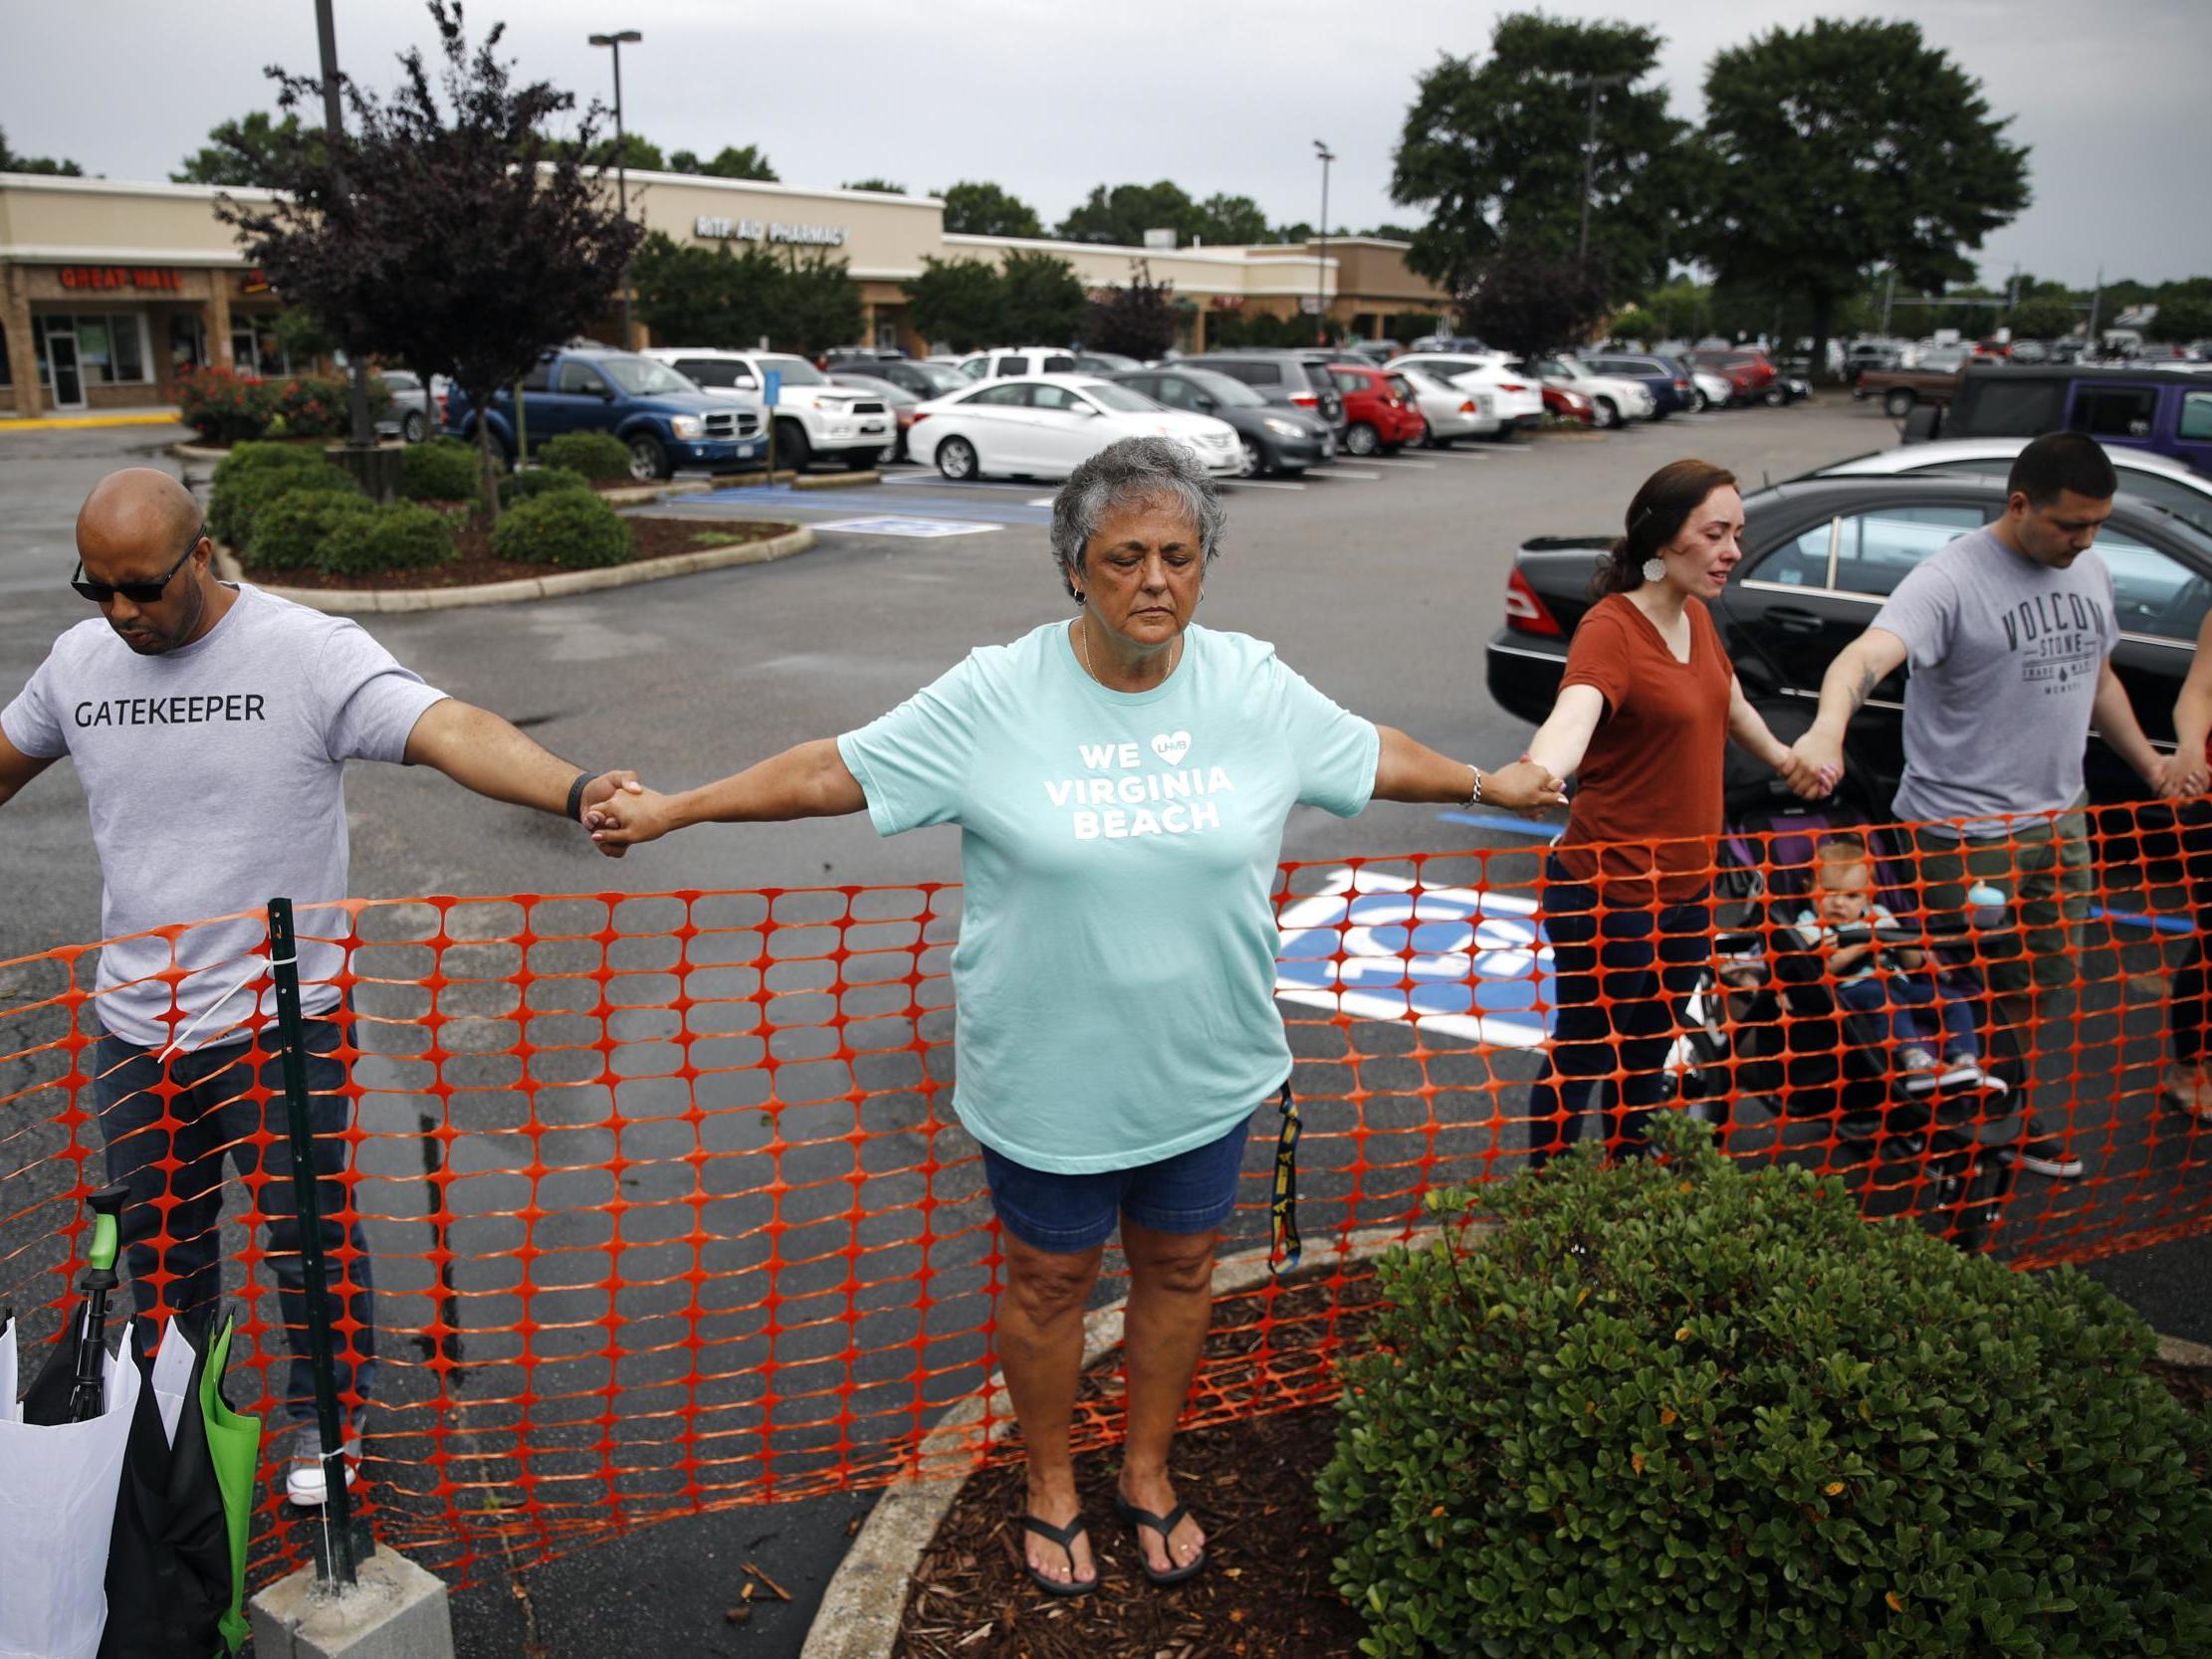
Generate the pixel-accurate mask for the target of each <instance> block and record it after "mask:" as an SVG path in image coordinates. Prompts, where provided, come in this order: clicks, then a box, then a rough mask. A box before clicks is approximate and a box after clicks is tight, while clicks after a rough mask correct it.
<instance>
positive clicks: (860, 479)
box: [791, 472, 883, 490]
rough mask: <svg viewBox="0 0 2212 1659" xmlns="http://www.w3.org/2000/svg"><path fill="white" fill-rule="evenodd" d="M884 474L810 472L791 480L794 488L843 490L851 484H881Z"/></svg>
mask: <svg viewBox="0 0 2212 1659" xmlns="http://www.w3.org/2000/svg"><path fill="white" fill-rule="evenodd" d="M882 482H883V475H882V474H881V473H877V472H866V473H808V474H807V475H806V476H805V477H804V478H794V479H792V480H791V488H792V489H793V490H842V489H843V488H845V486H847V485H850V484H881V483H882Z"/></svg>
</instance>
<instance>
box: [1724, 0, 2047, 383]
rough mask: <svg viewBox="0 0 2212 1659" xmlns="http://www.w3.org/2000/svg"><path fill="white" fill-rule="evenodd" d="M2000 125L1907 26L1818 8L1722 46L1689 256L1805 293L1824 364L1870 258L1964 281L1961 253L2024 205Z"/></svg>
mask: <svg viewBox="0 0 2212 1659" xmlns="http://www.w3.org/2000/svg"><path fill="white" fill-rule="evenodd" d="M2008 124H2009V121H2008V120H2007V119H1999V118H1996V117H1994V116H1992V115H1991V114H1990V112H1989V104H1988V101H1987V100H1986V99H1984V98H1983V97H1982V93H1981V84H1980V83H1979V82H1978V81H1976V80H1975V79H1974V78H1973V77H1972V76H1970V75H1968V74H1967V73H1966V72H1965V71H1964V70H1962V69H1960V68H1959V67H1958V66H1957V65H1956V64H1954V63H1953V62H1952V61H1951V59H1950V56H1949V54H1947V53H1945V52H1943V51H1941V50H1940V49H1938V48H1935V47H1930V46H1928V45H1927V44H1926V43H1925V42H1924V41H1923V40H1922V39H1921V36H1920V30H1919V27H1918V25H1916V24H1912V23H1884V22H1877V21H1873V20H1864V21H1855V22H1838V21H1835V20H1832V19H1827V18H1822V19H1817V20H1816V21H1815V22H1813V23H1812V24H1810V25H1809V26H1807V27H1806V28H1804V29H1794V30H1793V29H1776V30H1774V31H1773V32H1772V33H1770V34H1766V35H1762V36H1760V37H1759V38H1758V39H1756V40H1753V41H1751V42H1750V43H1748V44H1747V45H1744V46H1738V47H1731V48H1730V49H1728V50H1727V51H1724V52H1722V53H1720V54H1719V55H1718V56H1716V57H1715V58H1714V59H1713V61H1712V66H1711V68H1710V69H1709V70H1708V71H1707V72H1706V76H1705V131H1704V136H1705V143H1706V145H1707V147H1708V149H1709V151H1710V153H1711V156H1712V159H1713V166H1712V169H1711V173H1710V177H1709V179H1708V181H1707V184H1706V188H1705V190H1704V192H1703V202H1704V213H1703V215H1702V229H1701V234H1700V236H1699V239H1698V240H1699V252H1700V254H1701V255H1702V258H1703V260H1704V262H1705V263H1706V264H1707V265H1708V266H1710V267H1711V268H1712V270H1713V271H1714V273H1715V275H1716V276H1717V277H1718V278H1719V280H1720V281H1722V282H1724V283H1726V282H1740V283H1745V284H1750V285H1759V286H1764V287H1766V288H1769V289H1772V290H1775V291H1777V292H1782V293H1789V294H1795V295H1801V296H1803V297H1804V298H1805V299H1806V301H1807V302H1808V303H1809V305H1810V308H1811V312H1812V329H1811V331H1812V335H1813V360H1814V361H1815V362H1820V361H1822V360H1823V354H1824V353H1825V352H1826V350H1827V348H1828V340H1829V337H1830V335H1831V334H1832V333H1833V332H1834V331H1835V319H1836V310H1837V307H1838V306H1839V305H1840V304H1841V303H1842V302H1843V300H1844V299H1845V297H1846V296H1848V295H1852V294H1855V293H1857V292H1858V291H1859V290H1860V289H1861V288H1863V287H1864V285H1865V283H1866V281H1867V278H1868V275H1869V273H1871V272H1872V271H1873V270H1874V269H1875V268H1876V267H1877V266H1880V265H1889V266H1892V267H1894V268H1895V270H1896V272H1897V277H1898V282H1899V286H1900V287H1901V286H1902V285H1904V284H1906V283H1911V284H1916V285H1920V286H1922V287H1928V288H1934V287H1937V286H1939V285H1941V284H1944V283H1949V282H1961V281H1965V280H1967V279H1969V278H1971V277H1972V276H1973V274H1974V268H1973V265H1972V263H1971V262H1970V261H1969V260H1968V259H1967V258H1966V256H1965V250H1967V249H1972V248H1979V247H1980V246H1981V245H1982V240H1983V238H1985V237H1986V236H1988V235H1989V233H1990V232H1991V231H1993V230H1996V229H1997V228H1998V227H2000V226H2002V225H2005V224H2007V223H2009V222H2010V221H2011V220H2012V218H2013V216H2014V215H2016V214H2017V213H2019V212H2020V210H2021V209H2022V208H2024V207H2026V206H2027V205H2028V152H2027V150H2026V149H2025V148H2024V147H2022V146H2021V145H2018V144H2014V143H2010V142H2008V141H2007V140H2006V137H2005V128H2006V126H2007V125H2008Z"/></svg>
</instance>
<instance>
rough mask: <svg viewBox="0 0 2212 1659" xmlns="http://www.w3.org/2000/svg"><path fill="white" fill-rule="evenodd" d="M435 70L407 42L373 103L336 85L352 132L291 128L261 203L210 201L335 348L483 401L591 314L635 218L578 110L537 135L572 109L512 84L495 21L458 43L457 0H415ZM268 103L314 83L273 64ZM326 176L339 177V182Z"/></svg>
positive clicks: (487, 459)
mask: <svg viewBox="0 0 2212 1659" xmlns="http://www.w3.org/2000/svg"><path fill="white" fill-rule="evenodd" d="M429 11H430V16H431V19H432V20H433V21H434V22H435V23H436V25H437V29H438V39H439V52H440V55H441V56H442V58H443V60H444V64H443V70H442V73H440V74H439V76H438V77H437V86H436V87H435V88H433V86H432V79H431V73H430V71H429V70H428V68H426V67H425V64H424V61H423V56H422V53H421V52H420V51H419V50H415V51H409V52H408V53H406V54H405V55H404V56H402V57H401V59H400V67H401V70H402V71H403V77H402V84H401V86H400V87H399V88H398V90H397V91H395V92H393V93H392V94H391V95H390V96H389V97H388V98H385V99H379V98H377V97H375V96H374V95H373V94H369V93H364V92H363V91H362V90H361V89H360V87H359V86H358V85H357V84H355V83H354V82H353V81H352V79H351V78H350V77H347V78H344V81H345V86H344V93H345V101H346V107H347V109H348V111H349V115H348V124H349V127H350V130H349V131H348V132H347V133H346V134H345V135H344V137H343V139H342V141H341V142H339V143H338V144H337V145H335V146H334V147H332V148H327V147H326V146H325V145H324V143H323V141H322V140H323V133H322V130H321V129H320V128H317V127H307V128H302V127H299V126H297V125H295V126H294V127H293V128H292V129H291V136H290V137H289V138H287V137H282V136H280V137H279V138H277V140H276V141H275V142H274V143H273V145H272V153H271V158H270V163H269V171H270V176H269V177H268V178H267V180H266V182H267V183H268V184H269V185H270V186H271V187H272V188H273V189H274V190H275V191H276V192H277V197H276V199H275V200H274V201H270V202H260V201H254V202H243V201H237V200H234V199H232V198H229V197H225V198H223V199H221V200H220V201H219V202H218V204H217V207H216V211H217V213H218V214H219V215H220V216H221V217H222V218H223V220H224V221H225V223H227V224H230V225H232V226H234V227H236V229H237V231H238V233H239V240H240V242H241V243H243V244H244V246H245V248H246V250H247V253H248V256H249V257H250V258H251V259H252V260H253V261H254V262H255V263H256V264H258V265H259V266H260V267H261V268H262V270H263V271H264V272H265V273H266V274H267V275H268V278H269V281H270V284H271V285H272V286H273V287H274V288H276V289H277V291H278V292H279V293H281V294H283V295H284V297H285V299H286V300H287V301H289V302H291V303H293V304H295V305H300V306H304V307H306V308H307V309H308V310H309V311H313V312H314V313H315V314H316V316H318V317H319V318H321V319H322V321H323V323H324V326H325V327H326V328H328V329H329V330H330V332H331V334H332V337H333V338H335V339H337V340H339V341H340V342H341V343H343V345H344V346H345V348H346V350H347V351H349V352H356V351H357V352H364V353H371V354H375V355H378V356H383V357H389V358H392V359H394V360H396V361H399V362H403V363H405V364H407V366H409V367H410V368H412V369H414V370H416V371H417V372H418V373H422V374H444V375H448V376H450V377H451V378H452V380H453V382H454V384H455V385H457V386H458V387H459V388H460V390H461V392H462V393H463V395H465V396H466V397H467V399H468V403H469V407H470V408H471V409H476V410H483V409H485V408H487V407H488V406H489V404H490V401H491V398H492V396H493V394H494V393H495V392H496V391H497V390H498V389H499V388H500V387H502V386H504V385H508V384H510V383H511V382H513V381H515V380H517V379H518V378H520V377H521V376H522V375H523V374H524V373H526V372H527V371H528V370H529V369H530V367H531V365H532V364H533V363H534V362H536V361H537V360H538V357H539V354H540V353H541V352H543V351H544V350H545V349H546V348H547V347H549V346H553V345H557V344H559V343H560V342H561V341H563V340H566V339H567V338H569V337H570V336H571V335H574V334H578V333H581V332H582V331H583V330H585V329H586V328H588V327H589V326H590V325H591V323H592V322H593V321H594V320H595V319H597V318H598V317H600V316H603V315H604V314H605V313H606V311H607V308H608V305H609V303H610V301H611V300H612V299H613V296H614V294H615V291H616V289H617V287H618V285H619V284H620V283H621V281H622V274H623V271H624V268H625V267H626V265H627V264H628V261H629V258H630V255H631V253H632V251H633V250H634V249H635V248H636V247H637V244H638V242H639V240H640V238H642V236H643V235H644V230H643V228H642V226H640V225H638V224H637V223H635V222H633V221H631V220H629V219H626V218H624V217H623V216H622V215H621V213H620V212H618V211H617V209H616V207H615V204H614V192H613V189H612V181H611V180H610V179H609V178H608V177H607V168H606V166H605V165H604V163H603V161H601V162H598V163H594V162H589V161H585V160H582V159H579V158H580V157H584V156H588V155H591V154H592V153H593V148H594V139H595V137H596V135H597V132H598V128H599V124H600V120H601V118H602V116H603V115H604V113H605V111H604V110H603V109H602V108H601V106H600V105H599V104H596V103H594V104H591V105H589V107H588V108H586V110H585V111H584V115H583V118H582V120H581V121H580V122H579V123H577V125H576V127H575V129H574V131H573V132H572V133H571V134H569V135H568V137H567V139H565V140H562V139H556V138H555V137H553V135H552V134H551V133H549V131H548V130H547V128H548V125H549V123H550V122H551V121H552V120H553V117H555V116H556V115H560V114H563V113H565V112H566V111H568V110H570V109H572V108H574V107H575V102H576V101H575V97H574V95H573V94H571V93H564V92H560V91H557V90H556V89H555V88H553V86H551V85H549V84H548V83H546V82H543V81H538V82H532V83H530V84H528V85H522V86H518V85H516V84H515V82H514V80H513V75H512V71H513V65H512V64H511V63H509V62H505V61H502V60H501V59H500V58H499V57H498V56H497V48H498V46H499V42H500V38H501V36H502V35H503V34H504V33H505V29H506V26H505V25H504V24H494V25H493V26H492V29H491V32H490V33H489V34H487V35H486V36H485V37H484V40H483V43H482V44H481V45H480V46H478V47H476V48H475V49H474V50H473V51H472V50H471V49H470V46H469V42H468V36H467V33H466V31H465V30H464V28H463V24H462V8H461V4H460V0H429ZM268 73H269V75H270V77H271V78H272V79H273V80H275V81H276V82H277V83H278V86H279V89H280V90H279V94H278V99H277V103H278V106H279V108H280V109H283V110H285V111H288V112H289V111H291V110H293V109H296V108H304V109H308V110H311V111H312V110H314V109H317V108H319V107H320V106H321V101H322V97H323V84H322V82H321V81H320V80H317V79H313V78H310V77H305V76H296V75H290V74H287V73H286V72H285V71H283V70H281V69H271V70H270V71H269V72H268ZM341 184H342V188H341ZM476 429H477V431H476V436H477V446H478V450H479V453H480V455H481V456H482V460H483V492H484V496H483V499H484V507H485V511H486V512H487V513H489V514H493V515H496V514H497V513H498V511H499V491H498V478H497V469H496V467H495V452H494V449H493V445H492V437H491V433H490V431H489V429H488V425H487V423H486V422H484V421H482V420H479V421H477V423H476Z"/></svg>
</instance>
